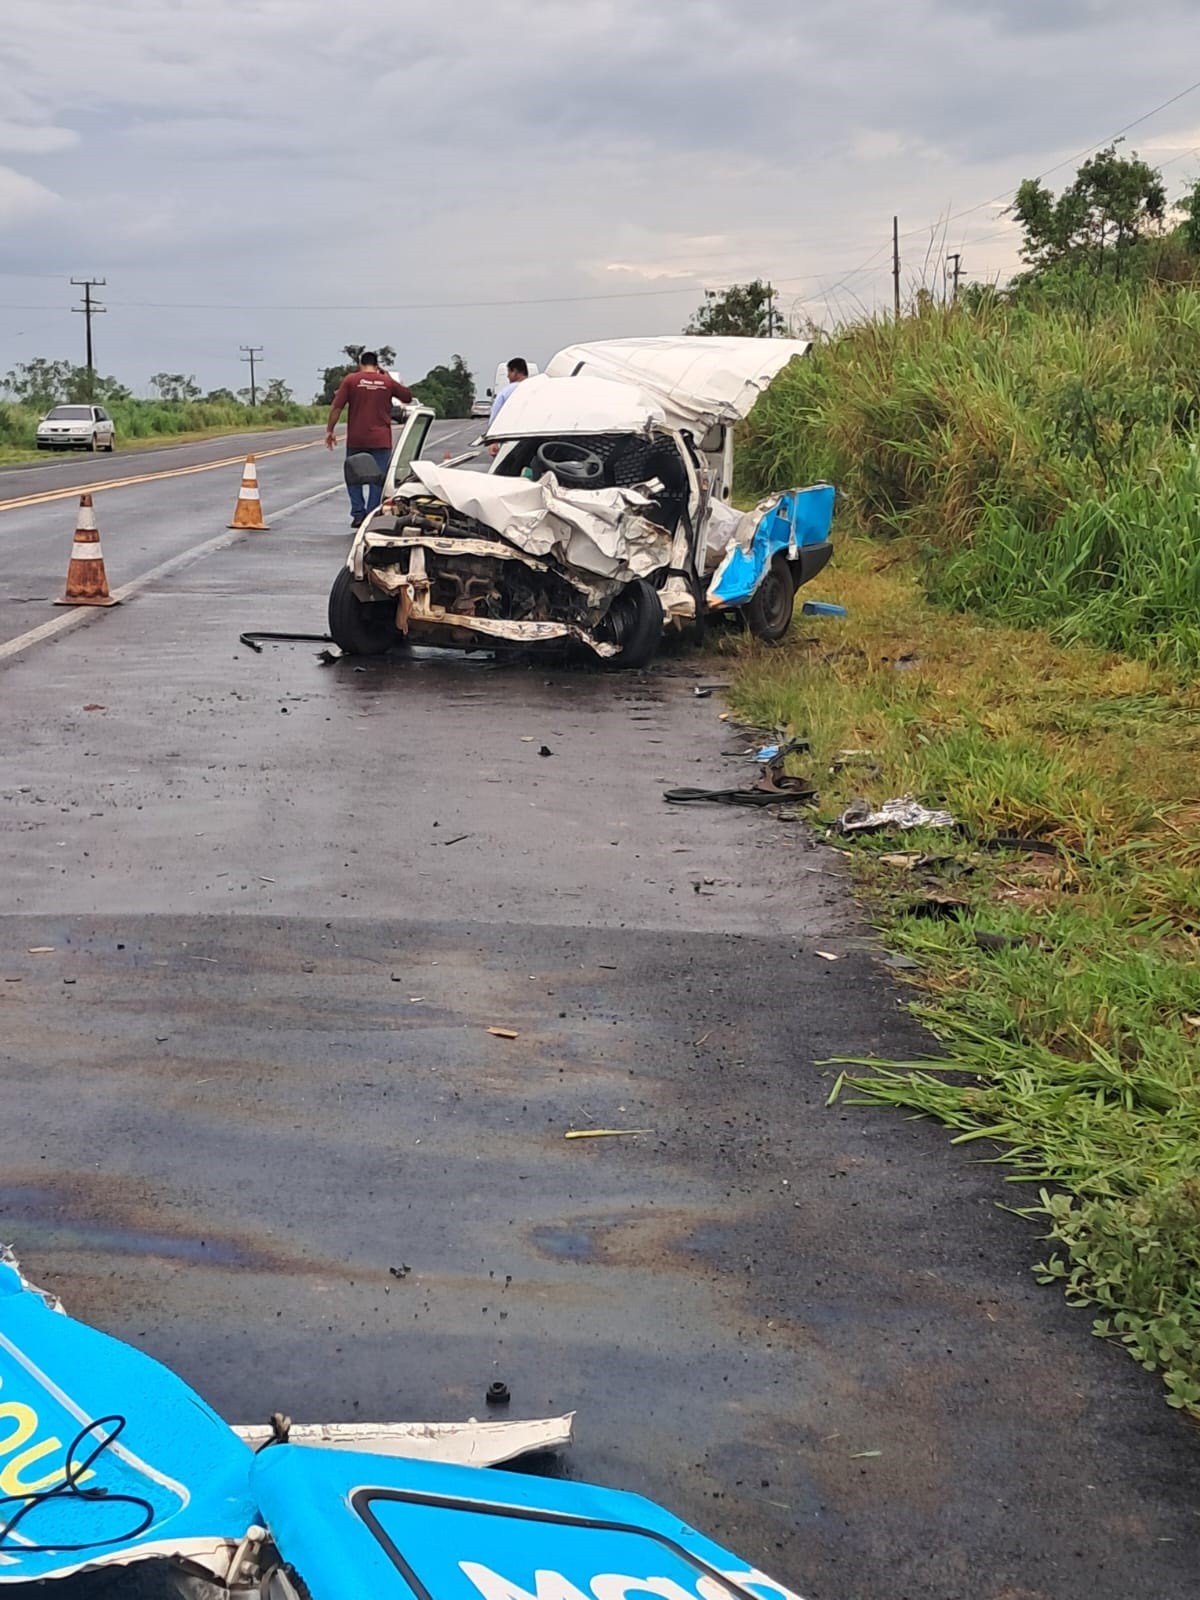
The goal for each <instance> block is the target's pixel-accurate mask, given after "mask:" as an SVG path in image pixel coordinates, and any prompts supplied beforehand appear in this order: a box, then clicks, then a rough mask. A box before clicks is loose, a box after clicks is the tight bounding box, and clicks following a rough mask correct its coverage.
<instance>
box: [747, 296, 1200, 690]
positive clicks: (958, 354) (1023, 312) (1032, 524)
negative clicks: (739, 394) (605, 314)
mask: <svg viewBox="0 0 1200 1600" xmlns="http://www.w3.org/2000/svg"><path fill="white" fill-rule="evenodd" d="M1198 440H1200V291H1197V290H1196V289H1193V288H1186V287H1185V288H1170V287H1164V288H1148V289H1143V290H1141V291H1139V292H1136V293H1135V292H1130V293H1129V294H1127V295H1124V296H1115V297H1113V298H1112V299H1111V300H1110V302H1109V303H1108V304H1107V305H1106V307H1105V308H1104V309H1103V310H1101V311H1099V312H1097V313H1095V314H1093V315H1087V314H1085V313H1083V312H1081V311H1076V310H1062V309H1053V308H1045V307H1036V306H1028V305H1009V304H1005V303H1003V302H995V303H985V304H983V305H982V306H981V307H980V308H979V309H977V310H967V309H952V308H944V307H935V306H929V307H926V308H925V309H924V310H923V311H921V312H920V313H919V314H917V315H914V316H911V317H908V318H904V319H901V320H900V321H899V322H893V321H885V320H875V321H866V322H860V323H857V324H853V325H849V326H847V327H845V328H843V329H841V330H839V331H837V332H836V333H834V334H833V335H832V336H830V337H829V338H828V339H827V340H824V341H822V342H821V343H820V344H819V345H818V346H817V348H816V349H815V351H814V352H813V355H812V357H811V358H810V359H809V360H807V361H805V362H796V363H793V364H792V366H791V367H789V368H788V369H787V370H786V371H785V372H783V373H782V374H781V375H780V377H779V378H778V379H776V381H775V383H774V384H773V385H772V386H771V388H770V389H769V390H768V391H767V393H766V394H765V395H764V396H763V397H762V399H761V400H760V401H759V403H758V405H757V406H756V408H755V410H754V412H753V414H752V415H751V417H750V419H749V421H748V422H747V424H746V425H745V429H744V437H743V439H742V443H741V448H740V453H739V468H740V470H741V472H742V473H743V475H744V478H746V479H748V480H749V482H748V483H747V485H746V486H747V487H749V488H753V489H755V490H765V489H768V488H773V487H778V486H780V485H782V484H784V483H789V482H791V483H803V482H811V481H813V480H814V479H818V478H825V479H829V480H831V481H832V482H835V483H836V484H837V485H838V487H839V489H840V490H841V492H842V494H843V497H844V499H845V500H846V501H848V502H849V505H850V507H851V509H852V512H853V514H854V515H855V516H856V518H857V520H858V521H859V522H860V523H861V525H862V526H864V527H865V528H866V529H867V530H868V531H872V532H876V533H880V534H884V535H909V536H911V537H912V538H913V540H914V541H915V543H916V547H917V548H918V549H919V550H920V552H921V554H922V557H923V567H924V574H925V583H926V588H927V591H928V593H929V594H930V595H931V597H932V598H934V599H935V600H938V601H940V602H942V603H943V604H947V605H950V606H954V607H957V608H961V609H978V610H981V611H984V612H986V613H987V614H989V615H992V616H995V617H998V618H1001V619H1002V620H1004V621H1007V622H1015V623H1018V624H1022V625H1032V624H1036V625H1041V626H1046V627H1048V628H1049V629H1050V630H1051V631H1052V633H1053V634H1054V635H1055V637H1057V638H1059V639H1061V640H1063V641H1064V642H1072V641H1077V642H1086V643H1091V644H1095V645H1099V646H1101V647H1102V648H1114V649H1119V650H1122V651H1125V652H1127V653H1131V654H1136V655H1140V656H1143V657H1145V658H1147V659H1149V660H1152V661H1155V662H1159V663H1162V664H1164V665H1169V666H1172V667H1175V668H1179V669H1184V670H1187V669H1190V668H1192V667H1194V666H1195V665H1196V664H1197V663H1200V462H1198V460H1197V455H1196V450H1197V442H1198Z"/></svg>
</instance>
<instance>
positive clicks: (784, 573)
mask: <svg viewBox="0 0 1200 1600" xmlns="http://www.w3.org/2000/svg"><path fill="white" fill-rule="evenodd" d="M795 604H796V580H795V578H793V577H792V569H791V567H789V566H788V562H787V557H786V556H783V555H778V556H773V557H772V558H771V565H770V566H769V567H768V568H767V570H766V572H765V573H764V574H763V580H762V582H761V583H760V584H759V586H758V588H757V589H756V590H755V591H754V598H753V599H752V600H751V601H750V603H749V605H746V606H743V607H742V610H743V612H744V613H745V617H746V626H747V627H748V628H749V629H750V632H751V633H752V634H753V635H754V637H755V638H756V639H762V640H765V642H766V643H767V644H778V643H779V641H780V640H781V639H782V638H783V636H784V635H785V634H786V633H787V631H788V629H789V628H790V627H791V625H792V611H793V609H794V608H795Z"/></svg>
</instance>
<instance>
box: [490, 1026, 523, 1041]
mask: <svg viewBox="0 0 1200 1600" xmlns="http://www.w3.org/2000/svg"><path fill="white" fill-rule="evenodd" d="M488 1032H489V1033H490V1034H491V1035H492V1037H493V1038H494V1039H519V1038H520V1037H521V1035H520V1034H519V1033H518V1032H517V1031H516V1029H515V1028H489V1029H488Z"/></svg>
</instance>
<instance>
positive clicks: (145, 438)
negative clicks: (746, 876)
mask: <svg viewBox="0 0 1200 1600" xmlns="http://www.w3.org/2000/svg"><path fill="white" fill-rule="evenodd" d="M105 409H106V410H107V411H108V413H109V415H110V416H111V417H112V419H113V423H114V425H115V428H116V436H117V452H118V454H119V453H120V452H121V450H122V449H129V448H131V447H134V446H136V448H138V449H139V450H142V449H151V448H154V447H156V446H161V445H169V444H191V443H194V442H195V441H196V440H198V439H211V438H219V437H220V436H221V435H223V434H232V433H269V432H274V431H276V430H278V429H281V428H298V427H304V426H306V425H308V424H315V423H318V422H322V421H324V418H325V414H326V408H325V407H323V406H301V405H286V406H254V407H251V406H243V405H237V404H233V405H230V404H228V403H226V402H220V401H217V402H212V401H203V400H197V401H185V402H182V403H178V404H175V403H170V402H167V401H158V400H119V401H115V402H114V403H113V404H111V405H107V406H106V407H105ZM43 415H44V413H43V412H42V411H41V410H38V409H35V408H34V407H33V406H23V405H16V404H14V403H12V402H7V401H0V465H2V466H12V465H19V464H22V463H25V462H30V461H47V460H58V459H61V457H60V455H59V453H58V452H56V451H46V450H39V449H38V448H37V445H36V432H37V425H38V423H39V421H40V420H41V418H42V416H43ZM80 453H82V452H80ZM73 454H75V452H71V451H63V452H62V456H63V457H69V456H71V455H73Z"/></svg>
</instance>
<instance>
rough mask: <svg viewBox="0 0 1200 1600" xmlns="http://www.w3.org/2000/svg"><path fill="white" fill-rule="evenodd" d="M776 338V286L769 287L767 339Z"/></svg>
mask: <svg viewBox="0 0 1200 1600" xmlns="http://www.w3.org/2000/svg"><path fill="white" fill-rule="evenodd" d="M774 337H775V285H774V284H773V283H769V284H768V285H767V338H768V339H773V338H774Z"/></svg>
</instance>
